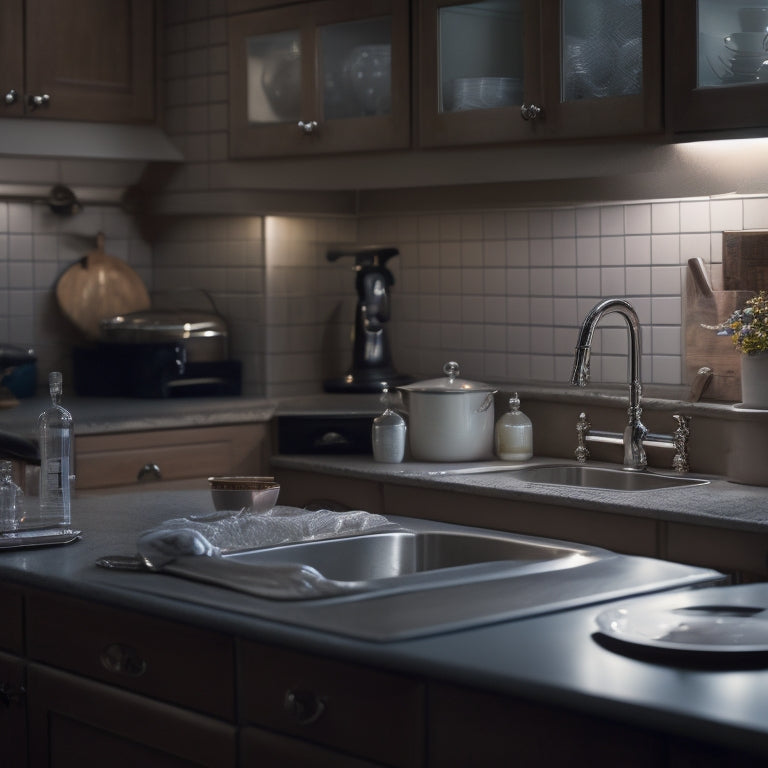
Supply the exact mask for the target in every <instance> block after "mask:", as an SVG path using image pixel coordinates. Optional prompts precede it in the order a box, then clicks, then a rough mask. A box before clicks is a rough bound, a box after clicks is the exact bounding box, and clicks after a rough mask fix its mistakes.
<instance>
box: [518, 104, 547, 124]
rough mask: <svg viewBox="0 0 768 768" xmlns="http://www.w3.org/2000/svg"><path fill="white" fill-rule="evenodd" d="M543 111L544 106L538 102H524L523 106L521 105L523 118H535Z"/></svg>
mask: <svg viewBox="0 0 768 768" xmlns="http://www.w3.org/2000/svg"><path fill="white" fill-rule="evenodd" d="M542 112H543V110H542V108H541V107H539V106H537V105H536V104H523V106H522V107H520V114H521V116H522V118H523V120H535V119H536V118H537V117H539V116H540V115H541V113H542Z"/></svg>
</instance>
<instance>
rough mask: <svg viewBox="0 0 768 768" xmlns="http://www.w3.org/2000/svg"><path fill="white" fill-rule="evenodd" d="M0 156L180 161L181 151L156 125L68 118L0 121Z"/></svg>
mask: <svg viewBox="0 0 768 768" xmlns="http://www.w3.org/2000/svg"><path fill="white" fill-rule="evenodd" d="M0 155H5V156H8V155H10V156H24V157H54V158H59V159H83V160H134V161H144V162H152V161H166V162H180V161H182V160H183V156H182V154H181V152H180V151H179V150H178V149H177V148H176V147H175V146H174V145H173V143H172V142H171V140H170V139H169V138H168V136H166V135H165V133H163V131H162V130H161V129H160V128H158V127H157V126H155V125H122V124H115V123H85V122H76V121H69V120H66V121H65V120H31V119H15V118H3V119H2V120H0Z"/></svg>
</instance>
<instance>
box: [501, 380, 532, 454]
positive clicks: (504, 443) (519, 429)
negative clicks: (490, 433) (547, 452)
mask: <svg viewBox="0 0 768 768" xmlns="http://www.w3.org/2000/svg"><path fill="white" fill-rule="evenodd" d="M495 437H496V455H497V456H498V457H499V458H500V459H503V460H504V461H526V460H527V459H530V458H531V456H533V424H531V420H530V419H529V418H528V417H527V416H526V415H525V414H524V413H523V412H522V411H521V410H520V398H518V396H517V392H515V394H514V396H513V397H510V398H509V411H507V413H505V414H504V415H503V416H501V417H500V418H499V420H498V421H497V422H496V429H495Z"/></svg>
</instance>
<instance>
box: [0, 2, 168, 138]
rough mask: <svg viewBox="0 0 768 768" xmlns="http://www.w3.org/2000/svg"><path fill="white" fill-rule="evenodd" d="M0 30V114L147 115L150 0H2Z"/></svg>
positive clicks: (150, 99) (126, 118)
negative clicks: (2, 103) (114, 0)
mask: <svg viewBox="0 0 768 768" xmlns="http://www.w3.org/2000/svg"><path fill="white" fill-rule="evenodd" d="M0 35H1V37H0V44H1V45H2V52H0V65H1V68H0V77H1V78H2V83H0V91H1V92H2V96H3V102H4V109H3V110H2V112H0V115H2V116H6V117H19V116H22V115H24V116H27V117H35V118H49V119H60V120H85V121H91V122H115V123H140V122H149V121H151V120H152V119H153V117H154V101H155V96H154V84H153V78H154V40H155V22H154V8H153V0H123V1H122V2H104V0H3V2H2V4H0Z"/></svg>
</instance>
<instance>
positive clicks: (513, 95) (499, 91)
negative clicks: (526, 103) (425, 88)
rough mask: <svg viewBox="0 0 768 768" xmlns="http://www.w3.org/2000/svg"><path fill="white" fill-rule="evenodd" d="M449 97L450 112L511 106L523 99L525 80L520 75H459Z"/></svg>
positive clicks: (447, 105) (447, 104)
mask: <svg viewBox="0 0 768 768" xmlns="http://www.w3.org/2000/svg"><path fill="white" fill-rule="evenodd" d="M447 97H448V98H447V99H446V105H445V106H446V109H447V111H449V112H461V111H464V110H468V109H498V108H499V107H511V106H514V105H515V104H521V103H522V101H523V82H522V80H521V79H520V78H519V77H458V78H456V79H455V80H454V81H453V82H452V83H451V88H450V92H449V93H448V94H447Z"/></svg>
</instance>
